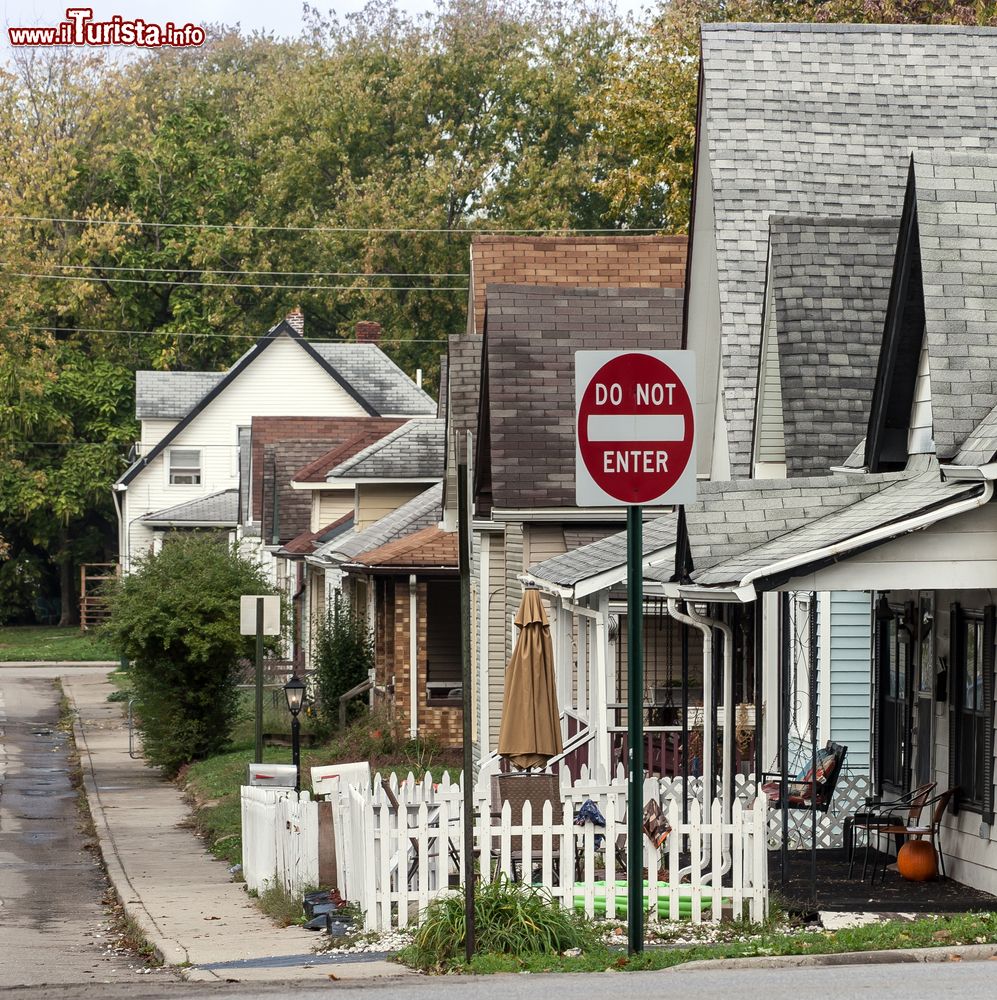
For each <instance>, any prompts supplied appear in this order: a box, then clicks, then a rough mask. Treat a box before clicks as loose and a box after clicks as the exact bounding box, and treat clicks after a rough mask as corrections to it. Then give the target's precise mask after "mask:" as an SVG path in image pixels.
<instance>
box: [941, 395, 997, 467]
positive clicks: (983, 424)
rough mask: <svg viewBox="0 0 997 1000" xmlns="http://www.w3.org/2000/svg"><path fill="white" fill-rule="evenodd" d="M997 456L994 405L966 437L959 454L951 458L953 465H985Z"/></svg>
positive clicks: (996, 407)
mask: <svg viewBox="0 0 997 1000" xmlns="http://www.w3.org/2000/svg"><path fill="white" fill-rule="evenodd" d="M994 456H997V406H995V407H994V408H993V409H992V410H991V411H990V412H989V413H988V414H987V415H986V416H985V417H984V418H983V419H982V420H981V421H980V422H979V424H977V426H976V430H974V431H973V433H972V434H970V435H969V437H968V438H966V440H965V441H963V443H962V447H961V448H960V449H959V454H958V455H956V457H955V458H954V459H953V460H952V464H953V465H976V466H979V465H986V464H987V463H988V462H992V461H993V460H994Z"/></svg>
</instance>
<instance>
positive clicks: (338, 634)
mask: <svg viewBox="0 0 997 1000" xmlns="http://www.w3.org/2000/svg"><path fill="white" fill-rule="evenodd" d="M314 660H315V669H316V674H317V679H318V695H319V714H320V717H321V719H322V721H323V723H324V724H325V725H326V726H327V727H328V728H330V729H331V728H334V727H336V726H338V725H339V699H340V697H341V696H342V695H344V694H346V692H347V691H349V690H350V689H351V688H354V687H356V686H357V685H358V684H360V683H362V682H363V681H365V680H366V679H367V677H368V676H369V674H370V671H372V670H373V669H374V639H373V636H372V635H371V631H370V629H369V628H368V626H367V623H366V622H365V621H364V620H363V618H362V617H361V615H360V614H359V613H358V612H357V610H356V609H355V608H354V607H353V604H352V602H351V601H349V600H348V599H347V598H345V597H343V596H342V594H340V593H339V592H337V593H336V596H335V599H334V601H333V604H332V607H331V608H330V609H329V610H328V611H327V612H326V614H325V616H324V617H323V618H322V619H320V621H319V623H318V628H317V630H316V635H315V650H314ZM360 706H361V703H359V702H354V703H353V704H352V705H351V709H352V715H353V717H354V718H355V717H356V714H357V710H358V708H360Z"/></svg>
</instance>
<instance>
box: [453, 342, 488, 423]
mask: <svg viewBox="0 0 997 1000" xmlns="http://www.w3.org/2000/svg"><path fill="white" fill-rule="evenodd" d="M481 345H482V338H481V337H479V336H477V335H476V334H465V335H462V336H456V335H454V336H451V338H450V341H449V358H448V369H447V370H448V377H449V380H450V391H449V393H448V400H447V431H448V433H452V432H453V431H470V432H471V434H472V435H476V434H477V433H478V402H479V399H480V397H481Z"/></svg>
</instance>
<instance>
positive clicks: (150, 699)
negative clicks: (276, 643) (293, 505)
mask: <svg viewBox="0 0 997 1000" xmlns="http://www.w3.org/2000/svg"><path fill="white" fill-rule="evenodd" d="M266 593H272V589H271V587H270V586H269V585H268V583H267V582H266V579H265V577H264V576H263V573H262V571H261V570H260V568H259V567H258V566H257V565H256V564H255V563H251V562H249V561H247V560H245V559H243V558H241V557H240V556H239V555H238V554H237V553H236V552H235V551H234V550H233V549H231V548H230V547H229V546H228V545H227V544H226V543H224V542H220V541H218V540H217V539H212V538H208V537H205V536H198V535H192V536H186V537H184V536H180V537H177V538H176V539H175V540H174V539H171V540H170V541H169V542H168V543H167V544H166V545H164V546H163V548H162V551H161V552H160V553H159V554H158V555H153V556H149V557H148V558H146V559H144V560H142V561H141V562H140V563H139V567H138V569H137V570H136V572H134V573H132V574H131V575H130V576H127V577H125V578H124V579H122V580H120V581H116V582H114V583H112V585H111V586H110V588H109V589H108V599H109V603H110V611H111V617H110V620H109V622H108V624H107V625H105V626H104V629H103V633H104V635H105V636H106V637H107V638H108V639H109V640H110V641H111V642H112V643H113V644H114V645H115V646H116V647H117V649H118V651H119V652H120V653H121V654H122V655H123V656H126V657H128V659H129V660H130V661H131V677H132V685H133V691H134V694H135V699H136V704H137V708H138V717H139V725H140V727H141V729H142V737H143V746H144V749H145V755H146V757H147V759H148V760H149V761H150V762H151V763H153V764H155V765H157V766H159V767H161V768H162V769H163V770H164V771H165V772H166V773H167V774H170V775H173V774H176V772H177V771H178V770H179V769H180V768H181V767H182V766H183V765H184V764H187V763H189V762H191V761H193V760H199V759H201V758H203V757H208V756H211V755H212V754H216V753H219V752H220V751H222V750H224V749H225V747H226V745H227V744H228V742H229V738H230V735H231V732H232V726H233V723H234V722H235V719H236V715H237V712H238V691H237V689H236V683H237V666H238V661H239V660H240V658H245V657H251V656H252V655H253V650H254V642H255V640H254V638H253V637H252V636H243V635H240V634H239V597H240V596H241V595H242V594H266Z"/></svg>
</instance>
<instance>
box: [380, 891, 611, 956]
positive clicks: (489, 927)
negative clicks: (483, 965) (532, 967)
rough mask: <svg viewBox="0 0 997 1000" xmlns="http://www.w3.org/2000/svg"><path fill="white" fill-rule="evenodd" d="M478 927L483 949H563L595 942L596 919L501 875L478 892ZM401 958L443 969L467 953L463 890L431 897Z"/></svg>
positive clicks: (557, 951)
mask: <svg viewBox="0 0 997 1000" xmlns="http://www.w3.org/2000/svg"><path fill="white" fill-rule="evenodd" d="M474 928H475V940H476V947H477V951H478V953H479V954H495V955H513V956H517V957H522V956H526V955H560V954H561V953H562V952H564V951H567V950H568V949H573V948H580V949H583V950H584V949H586V948H591V947H594V946H595V944H596V937H595V933H594V931H593V929H592V927H591V925H589V924H587V923H586V922H585V921H584V920H582V919H581V918H580V917H578V916H577V915H576V914H574V913H573V912H571V911H570V910H565V909H563V908H562V907H560V906H557V905H556V904H555V903H554V902H553V901H552V900H551V898H550V895H549V894H548V893H546V892H544V891H543V890H542V889H538V888H535V887H534V886H530V885H523V884H522V883H518V882H511V881H510V880H509V879H508V878H507V877H506V876H504V875H500V876H499V877H498V878H496V879H495V880H494V881H493V882H489V883H487V884H483V885H482V884H479V885H478V886H477V887H476V888H475V892H474ZM399 957H400V958H401V960H402V961H403V962H405V963H406V964H407V965H411V966H414V967H416V968H420V969H427V970H430V969H442V968H446V967H448V966H451V965H454V964H460V963H461V962H462V961H463V958H464V893H463V891H460V892H458V893H456V894H451V895H447V896H441V897H439V898H437V899H436V900H434V901H433V902H432V903H430V905H429V907H428V908H427V910H426V915H425V919H424V920H423V922H422V925H421V926H420V927H419V929H418V931H416V933H415V936H414V937H413V939H412V944H411V945H410V946H409V947H408V948H406V949H405V950H404V951H402V952H401V954H400V956H399Z"/></svg>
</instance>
